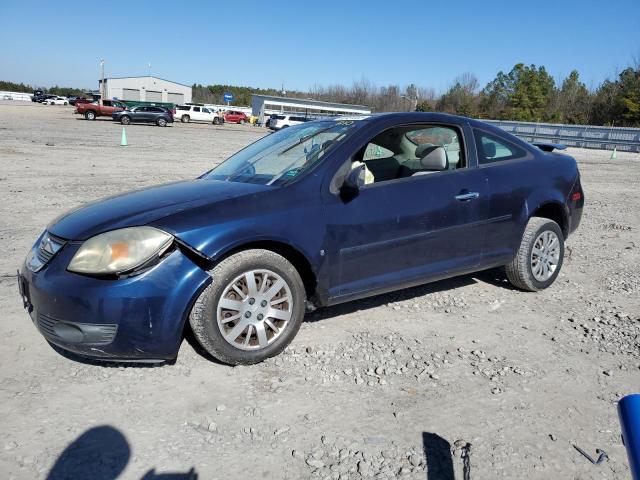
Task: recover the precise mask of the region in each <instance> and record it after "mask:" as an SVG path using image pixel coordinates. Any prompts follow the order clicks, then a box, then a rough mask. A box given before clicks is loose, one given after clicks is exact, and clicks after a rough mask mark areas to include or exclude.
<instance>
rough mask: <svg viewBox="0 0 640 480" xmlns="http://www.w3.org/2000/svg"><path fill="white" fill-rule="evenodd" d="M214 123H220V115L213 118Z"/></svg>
mask: <svg viewBox="0 0 640 480" xmlns="http://www.w3.org/2000/svg"><path fill="white" fill-rule="evenodd" d="M213 124H214V125H220V119H219V118H218V117H215V118H214V119H213Z"/></svg>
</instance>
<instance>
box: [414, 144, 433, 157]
mask: <svg viewBox="0 0 640 480" xmlns="http://www.w3.org/2000/svg"><path fill="white" fill-rule="evenodd" d="M436 146H437V145H434V144H433V143H423V144H422V145H418V146H417V147H416V157H418V158H422V157H424V156H425V155H426V154H427V153H429V152H430V151H431V150H433V149H434V148H435V147H436Z"/></svg>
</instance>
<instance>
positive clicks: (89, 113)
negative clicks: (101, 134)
mask: <svg viewBox="0 0 640 480" xmlns="http://www.w3.org/2000/svg"><path fill="white" fill-rule="evenodd" d="M126 108H127V106H126V105H125V104H124V103H121V102H118V101H116V100H97V101H95V102H93V103H81V104H77V105H76V111H75V113H77V114H78V115H84V118H86V119H87V120H95V119H96V117H111V114H113V112H119V111H120V110H126Z"/></svg>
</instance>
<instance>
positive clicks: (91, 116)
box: [84, 110, 96, 120]
mask: <svg viewBox="0 0 640 480" xmlns="http://www.w3.org/2000/svg"><path fill="white" fill-rule="evenodd" d="M84 118H86V119H87V120H95V119H96V112H94V111H93V110H87V111H86V112H84Z"/></svg>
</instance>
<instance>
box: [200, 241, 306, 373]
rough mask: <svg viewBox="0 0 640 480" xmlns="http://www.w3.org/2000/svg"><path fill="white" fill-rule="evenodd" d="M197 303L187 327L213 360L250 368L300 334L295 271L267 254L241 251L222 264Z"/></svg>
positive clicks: (301, 295) (301, 298) (300, 297)
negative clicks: (189, 325)
mask: <svg viewBox="0 0 640 480" xmlns="http://www.w3.org/2000/svg"><path fill="white" fill-rule="evenodd" d="M210 275H211V277H212V278H213V279H214V280H213V282H212V283H211V285H209V286H208V287H207V288H206V289H205V290H204V291H203V292H202V294H201V295H200V297H199V298H198V300H197V301H196V303H195V305H194V306H193V309H192V311H191V314H190V316H189V323H190V324H191V328H192V330H193V333H194V335H195V337H196V339H197V340H198V342H199V343H200V345H202V347H203V348H204V349H205V350H206V351H207V352H209V353H210V354H211V355H212V356H213V357H215V358H217V359H218V360H220V361H222V362H225V363H228V364H231V365H239V364H244V365H248V364H252V363H258V362H261V361H263V360H264V359H266V358H269V357H272V356H274V355H277V354H279V353H280V352H282V350H284V349H285V347H286V346H287V345H288V344H289V343H290V342H291V340H293V338H294V337H295V335H296V333H298V330H299V329H300V324H301V323H302V319H303V317H304V310H305V290H304V284H303V283H302V279H301V278H300V275H299V274H298V272H297V270H296V269H295V267H294V266H293V265H291V263H289V262H288V261H287V260H286V259H285V258H284V257H282V256H280V255H278V254H277V253H274V252H272V251H269V250H258V249H255V250H245V251H243V252H240V253H237V254H235V255H232V256H230V257H228V258H226V259H225V260H223V261H221V262H220V263H219V264H218V265H216V266H215V268H214V269H213V270H212V271H211V272H210Z"/></svg>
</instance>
